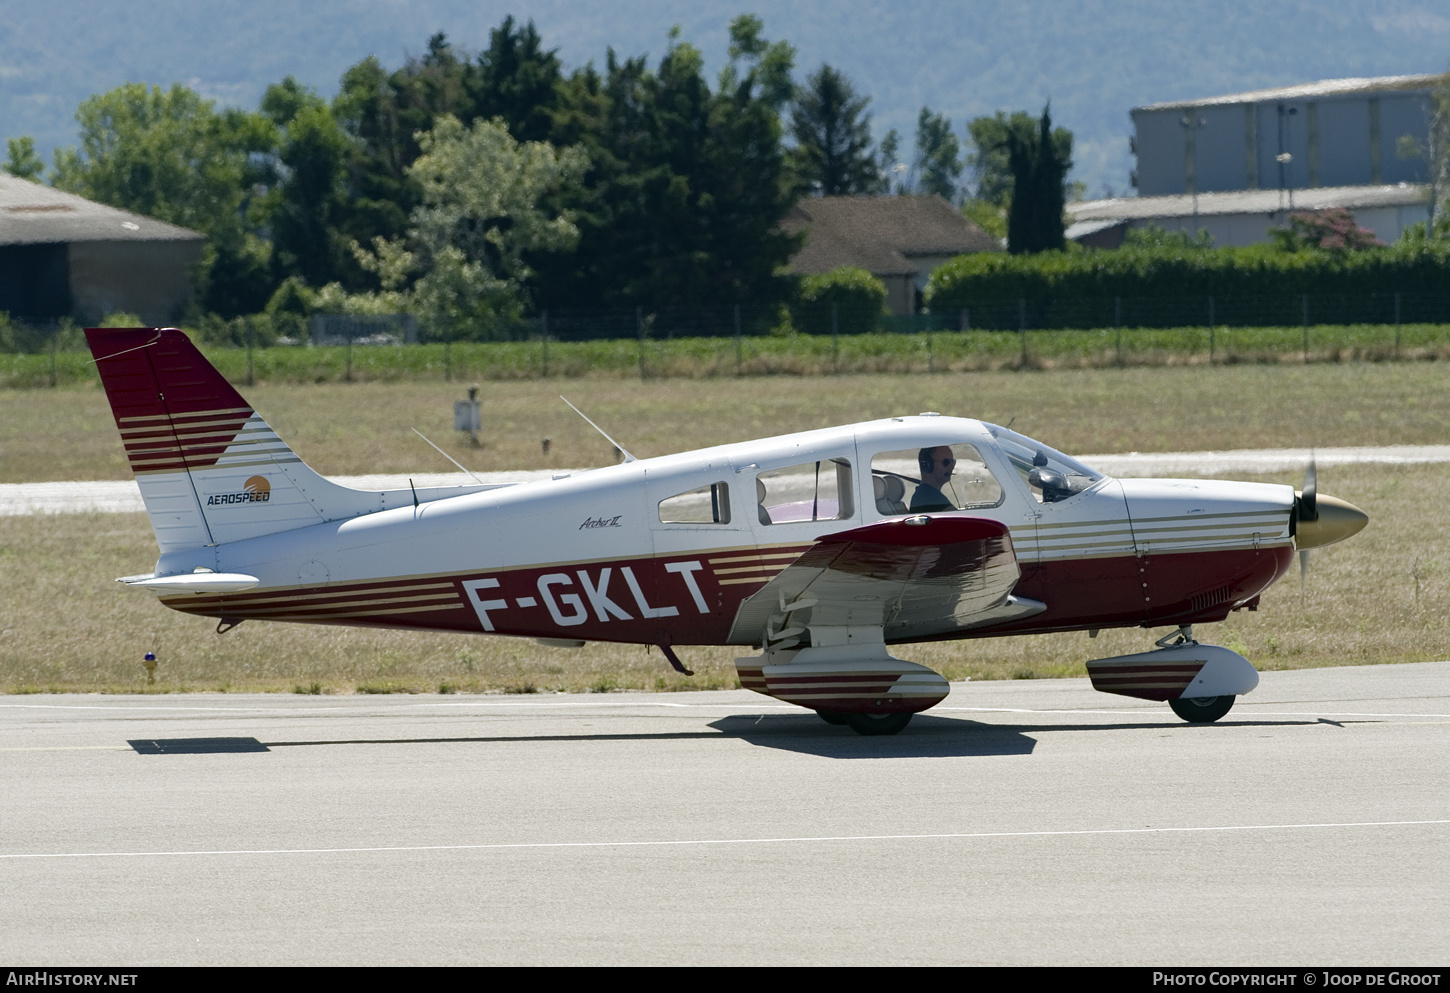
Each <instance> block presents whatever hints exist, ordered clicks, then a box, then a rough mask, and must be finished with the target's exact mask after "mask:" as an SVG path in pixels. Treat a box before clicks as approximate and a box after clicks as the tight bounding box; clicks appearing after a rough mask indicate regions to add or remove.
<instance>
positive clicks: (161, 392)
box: [86, 328, 392, 554]
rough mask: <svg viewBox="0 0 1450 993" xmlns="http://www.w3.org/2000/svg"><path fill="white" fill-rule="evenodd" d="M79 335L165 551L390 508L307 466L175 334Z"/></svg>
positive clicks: (99, 331) (98, 331)
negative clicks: (87, 351) (93, 364)
mask: <svg viewBox="0 0 1450 993" xmlns="http://www.w3.org/2000/svg"><path fill="white" fill-rule="evenodd" d="M86 342H87V344H89V346H90V349H91V354H92V355H93V356H95V359H96V367H97V368H98V369H99V371H100V376H101V384H102V385H103V386H104V387H105V390H106V398H107V399H108V400H109V401H110V404H111V413H112V414H113V415H114V416H115V419H116V427H117V428H119V429H120V431H121V441H122V443H123V444H124V445H125V448H126V456H127V458H128V459H129V460H130V463H131V471H132V472H134V473H135V474H136V482H137V484H138V485H139V486H140V488H141V498H142V499H143V500H144V501H145V504H146V512H147V514H148V515H150V518H151V526H152V529H153V530H154V531H155V532H156V541H157V543H158V544H159V545H160V546H161V551H162V553H163V554H165V553H166V552H169V551H176V550H181V549H187V548H201V547H205V546H209V545H219V544H225V543H226V542H231V541H239V540H242V539H245V538H253V537H258V536H261V535H266V534H274V533H276V532H279V531H291V530H294V529H296V528H301V527H307V526H308V525H312V524H317V523H320V522H323V521H330V520H337V519H339V518H343V517H354V516H357V515H358V514H365V513H372V512H374V511H377V510H382V509H384V508H385V507H386V506H389V505H391V502H392V501H389V500H388V499H386V497H387V494H385V493H378V492H368V491H363V490H354V489H349V488H347V487H345V486H339V485H338V484H336V483H333V482H331V481H330V480H328V479H326V478H325V477H323V476H321V475H319V474H317V473H316V472H314V471H313V470H312V469H311V468H309V467H308V466H307V465H306V463H304V462H303V461H302V460H301V459H300V458H298V456H297V454H296V453H295V452H293V451H292V449H291V448H290V447H288V446H287V444H286V443H285V442H284V441H282V439H281V438H279V437H277V433H276V432H275V431H273V430H272V428H271V427H270V426H268V424H267V422H266V421H264V420H262V418H261V417H259V416H257V414H256V412H255V411H254V410H252V407H251V405H250V404H249V403H247V401H246V400H245V399H243V397H242V395H241V394H240V393H238V392H237V391H236V389H235V388H234V387H233V386H232V384H231V383H229V382H227V380H226V378H225V377H224V376H222V374H221V373H220V372H218V371H217V370H216V368H215V367H214V366H213V365H212V364H211V363H210V362H208V361H207V359H206V357H205V356H204V355H202V354H201V352H200V351H199V350H198V349H197V347H196V346H195V345H194V344H192V342H191V339H190V338H188V337H187V336H186V335H185V334H183V333H182V332H180V331H177V330H174V329H170V328H167V329H157V328H88V329H86Z"/></svg>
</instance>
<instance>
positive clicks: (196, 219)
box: [55, 83, 276, 315]
mask: <svg viewBox="0 0 1450 993" xmlns="http://www.w3.org/2000/svg"><path fill="white" fill-rule="evenodd" d="M76 120H77V121H78V122H79V123H80V126H81V128H80V139H81V143H80V147H79V148H78V149H77V148H68V149H64V150H62V151H59V152H57V153H56V164H55V185H56V186H58V187H60V188H61V189H64V190H69V191H70V192H72V193H78V194H80V195H81V196H84V197H88V198H89V199H92V200H98V201H100V202H101V203H106V204H110V205H111V206H113V207H120V208H122V209H125V210H131V211H134V212H136V213H138V214H145V215H146V216H148V217H154V218H157V219H158V220H162V221H169V222H170V223H172V224H179V225H182V226H183V227H189V228H193V229H195V230H197V231H200V232H202V233H203V234H205V235H206V236H207V247H206V256H205V258H204V260H203V264H202V266H201V267H200V269H199V271H198V290H199V291H200V295H201V298H202V301H203V304H204V305H205V306H207V307H208V308H209V309H211V310H215V311H217V312H219V313H224V314H228V315H231V314H238V313H255V312H256V311H258V310H260V309H261V308H262V306H263V304H265V303H266V301H267V297H268V296H269V295H270V294H271V279H270V275H269V272H268V268H269V266H268V247H267V245H266V243H265V242H264V241H263V240H262V239H261V238H260V237H259V236H258V231H257V228H258V225H259V222H260V217H259V216H258V214H259V212H260V211H259V208H260V207H261V206H262V204H259V203H258V202H257V201H256V198H255V197H254V195H253V191H254V189H255V188H256V186H257V184H258V183H259V182H261V181H263V180H264V179H265V176H263V175H262V173H261V172H260V170H259V167H258V161H259V157H261V156H265V155H266V154H269V153H271V152H272V151H273V150H274V148H275V145H276V133H275V129H274V128H273V126H272V124H271V122H270V121H268V120H267V119H266V118H264V117H262V116H261V115H258V114H252V113H248V112H246V111H241V110H235V109H228V110H225V111H222V112H220V113H218V112H216V111H215V110H213V109H212V101H210V100H204V99H202V98H201V97H200V96H199V95H198V94H196V93H195V92H194V91H192V90H190V89H188V88H186V87H184V86H181V85H180V84H177V85H174V86H172V87H171V89H170V90H165V91H163V90H162V89H160V88H159V87H156V86H151V87H148V86H145V85H144V84H141V83H127V84H124V85H122V86H118V87H116V88H115V89H113V90H109V91H107V92H105V93H101V94H98V95H96V96H93V97H90V98H89V99H87V100H86V101H84V102H83V103H82V104H81V105H80V107H79V109H78V110H77V111H76Z"/></svg>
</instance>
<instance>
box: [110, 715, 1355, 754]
mask: <svg viewBox="0 0 1450 993" xmlns="http://www.w3.org/2000/svg"><path fill="white" fill-rule="evenodd" d="M1325 723H1331V724H1332V723H1338V722H1333V721H1324V720H1322V719H1321V720H1292V721H1221V722H1219V723H1218V724H1215V725H1199V726H1194V725H1189V724H1164V723H1161V722H1141V723H1116V724H983V723H981V722H978V721H970V720H962V719H960V718H947V717H933V716H930V715H918V716H917V717H916V718H915V720H913V721H912V723H911V726H910V727H909V728H908V729H907V730H905V731H903V732H902V733H900V734H897V735H891V736H879V737H863V736H861V735H858V734H856V733H854V732H853V731H851V730H849V729H848V728H844V727H828V726H826V725H824V724H822V723H821V722H820V719H819V718H817V717H815V716H807V715H796V714H764V715H761V714H736V715H732V716H730V717H722V718H720V719H719V720H717V721H714V722H712V723H711V724H710V725H709V727H710V728H712V729H713V730H711V731H674V732H658V733H632V734H597V733H595V734H543V735H492V736H487V737H478V736H458V737H447V738H347V739H329V740H320V741H270V742H263V741H261V740H259V739H257V738H242V737H235V738H137V739H132V740H129V741H128V742H127V744H129V745H130V746H131V747H132V749H134V750H135V751H136V753H137V754H139V755H215V754H225V753H242V752H270V751H272V750H273V749H277V748H300V747H318V746H340V745H437V744H509V743H527V742H544V741H578V742H585V741H687V740H690V739H701V738H739V739H740V740H742V741H745V742H748V743H749V744H752V745H758V746H761V747H763V748H779V749H783V750H785V751H793V752H803V753H806V754H810V755H819V756H821V757H823V758H839V759H872V758H932V757H935V758H953V757H966V756H987V755H1030V754H1031V753H1032V750H1033V748H1034V747H1036V744H1037V742H1036V739H1034V738H1032V737H1030V735H1032V734H1044V733H1050V732H1061V731H1078V732H1084V731H1153V730H1156V731H1161V730H1163V729H1164V728H1169V729H1172V730H1175V731H1178V732H1180V733H1190V732H1194V731H1200V732H1212V731H1213V730H1228V729H1231V728H1236V727H1296V726H1297V727H1304V726H1311V727H1312V726H1317V725H1320V724H1325Z"/></svg>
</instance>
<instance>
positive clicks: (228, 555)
mask: <svg viewBox="0 0 1450 993" xmlns="http://www.w3.org/2000/svg"><path fill="white" fill-rule="evenodd" d="M87 334H88V336H89V338H90V342H91V347H92V350H93V351H94V352H95V354H96V356H97V359H98V367H99V369H100V371H101V375H102V379H103V382H104V385H105V387H106V390H107V394H108V397H109V398H110V400H111V404H112V408H113V412H114V413H115V416H116V420H117V425H118V427H119V428H120V430H121V434H122V439H123V442H124V443H125V445H126V449H127V452H128V455H129V457H130V460H131V464H132V468H133V470H134V471H135V472H136V474H137V479H138V482H139V483H140V486H141V490H142V495H143V498H144V499H145V502H146V505H147V509H148V512H149V513H150V516H151V520H152V523H153V527H154V528H155V530H156V534H157V539H158V542H159V544H160V545H161V556H160V558H159V560H158V561H157V564H156V568H155V571H154V572H153V573H151V574H149V575H147V576H139V577H128V579H127V581H128V582H131V583H133V584H135V585H142V586H148V587H150V588H152V589H153V590H155V591H156V592H158V593H159V594H160V595H161V597H162V601H163V602H164V603H165V604H166V605H167V606H169V607H172V608H174V609H177V610H180V611H184V612H186V613H193V614H198V615H203V616H207V617H215V618H220V619H222V620H223V622H224V623H237V622H239V621H242V620H246V619H258V620H278V621H302V622H310V623H322V624H347V625H371V626H384V627H398V628H422V629H432V630H450V631H463V632H476V633H489V634H502V635H518V636H525V637H532V638H540V639H546V640H549V641H555V642H557V641H568V642H582V641H594V640H597V641H613V642H631V643H642V644H651V645H659V646H663V647H665V648H666V649H668V648H669V646H681V645H741V646H749V645H753V646H757V647H759V648H760V649H761V650H762V656H761V657H760V658H761V660H763V661H762V662H761V665H764V666H767V667H768V666H769V665H770V664H772V663H776V664H780V665H785V664H788V663H790V662H791V661H792V660H795V661H800V660H803V659H806V658H808V657H809V658H815V659H817V660H818V662H819V660H820V659H823V658H826V657H829V658H842V659H848V660H849V659H851V658H856V659H858V660H859V659H860V658H872V659H877V660H880V659H889V656H888V655H887V653H886V652H885V649H884V646H885V645H891V644H897V643H902V642H912V641H923V640H938V639H950V638H970V637H982V636H994V635H1004V634H1020V633H1036V632H1047V631H1070V630H1083V629H1098V628H1107V627H1123V626H1142V627H1151V626H1184V625H1191V624H1198V623H1204V622H1210V621H1218V620H1222V619H1223V618H1224V617H1226V616H1227V615H1228V613H1229V612H1230V611H1233V610H1236V609H1238V608H1240V607H1244V606H1250V607H1253V606H1255V605H1256V600H1257V597H1258V596H1259V594H1260V593H1261V592H1262V591H1263V590H1264V589H1266V588H1267V587H1268V586H1269V585H1270V584H1272V583H1273V582H1274V581H1275V580H1276V579H1278V578H1279V577H1280V576H1282V575H1283V574H1284V572H1285V571H1286V570H1287V569H1288V568H1289V565H1290V563H1291V561H1292V559H1293V555H1294V550H1295V520H1296V494H1295V492H1294V490H1293V489H1292V488H1291V487H1288V486H1275V485H1266V484H1256V483H1238V482H1223V481H1210V480H1145V479H1130V480H1119V479H1114V478H1111V477H1107V476H1102V475H1100V474H1097V473H1095V472H1093V471H1092V470H1090V469H1088V468H1087V467H1084V466H1082V465H1081V464H1079V463H1076V462H1074V461H1073V460H1071V459H1069V458H1067V457H1066V456H1062V455H1061V454H1060V453H1057V452H1055V451H1053V450H1052V449H1050V448H1047V447H1046V446H1041V445H1039V444H1038V443H1036V442H1034V441H1032V439H1029V438H1025V437H1023V436H1021V435H1017V434H1014V433H1013V432H1010V431H1006V430H1005V429H1002V428H998V427H995V426H993V425H989V424H985V423H983V422H980V421H975V420H968V419H962V418H956V417H943V416H938V415H932V414H928V415H914V416H903V417H894V418H888V419H883V420H876V421H870V422H866V423H861V424H853V425H847V426H843V427H835V428H827V429H822V430H816V431H807V432H802V433H798V434H790V435H784V436H781V437H776V438H767V439H761V440H753V441H745V442H739V443H735V444H728V445H721V446H718V447H715V448H709V449H703V450H700V451H693V452H686V453H683V454H679V455H668V456H662V457H658V458H650V459H641V460H633V461H628V462H625V463H623V464H620V465H615V466H610V467H607V468H600V469H592V470H588V471H583V472H575V473H570V474H565V475H561V476H558V477H556V478H553V479H551V480H546V481H540V482H531V483H524V484H510V485H503V486H485V485H481V484H480V485H473V486H462V487H456V488H451V489H441V490H440V489H428V490H415V489H412V488H410V489H406V490H390V491H381V492H371V491H359V490H352V489H347V488H345V487H341V486H338V485H337V484H334V483H332V482H330V481H329V480H326V479H325V478H323V477H321V476H319V475H317V474H316V473H315V472H313V471H312V470H311V469H309V468H308V467H307V466H306V465H305V464H304V463H303V462H302V461H301V460H300V459H299V458H298V457H297V456H296V455H295V454H294V453H292V451H291V450H290V449H289V448H288V447H287V446H286V445H285V444H284V443H283V442H282V441H281V440H280V439H278V438H277V436H276V435H275V433H273V432H272V430H271V428H269V427H268V426H267V424H266V423H265V422H264V421H263V420H262V419H261V418H260V417H258V416H257V415H256V414H255V412H253V411H252V409H251V408H250V406H249V405H247V403H246V402H245V401H244V400H243V399H242V398H241V397H240V395H238V394H237V393H236V391H235V390H234V389H233V388H232V387H231V386H230V384H228V383H226V381H225V380H224V379H223V378H222V377H221V376H220V375H219V374H218V373H217V372H216V370H215V369H213V368H212V367H211V366H210V364H209V363H207V362H206V360H205V359H204V358H203V357H202V356H201V355H200V353H199V352H197V351H196V349H195V348H194V347H193V346H192V345H191V343H190V342H189V340H187V339H186V338H185V336H184V335H182V334H181V333H180V332H175V331H161V332H158V331H154V330H150V329H137V330H127V331H117V330H92V331H88V332H87ZM946 449H951V450H952V452H951V453H946V452H945V450H946ZM933 451H936V452H943V453H946V454H955V455H956V461H957V462H958V468H959V469H960V467H961V466H964V465H968V464H970V467H971V469H972V471H973V472H974V473H975V477H974V478H971V479H968V478H966V476H964V475H961V474H959V475H958V476H957V477H956V480H957V482H959V483H961V484H962V487H963V488H965V489H969V490H970V491H971V493H972V494H974V495H969V496H967V497H956V498H954V500H955V505H954V506H951V507H938V508H936V509H932V510H929V511H913V510H911V508H910V507H908V506H907V505H906V504H905V502H902V501H898V502H893V497H895V496H898V495H899V494H900V493H901V491H902V489H903V485H904V487H905V488H907V489H911V488H916V487H920V489H921V493H922V494H925V493H927V492H928V489H927V488H926V486H925V481H926V480H928V479H929V478H931V477H930V476H929V475H928V473H927V469H928V468H939V467H933V466H931V465H930V463H931V455H930V454H929V453H931V452H933ZM917 452H920V457H921V460H922V461H921V470H920V471H917V470H914V469H911V467H910V462H909V460H910V459H911V458H913V457H915V454H916V453H917ZM903 457H904V458H906V459H907V460H908V461H907V462H903V461H902V458H903ZM893 460H894V461H893ZM903 466H905V468H903ZM1043 473H1046V475H1045V476H1044V475H1042V474H1043ZM1068 476H1070V477H1071V482H1070V483H1068V482H1067V481H1066V480H1067V477H1068ZM893 477H894V478H895V480H896V481H895V482H893ZM883 484H886V485H883ZM893 486H894V487H895V488H894V490H893V488H892V487H893ZM930 492H935V491H934V490H931V491H930ZM1326 499H1327V498H1326ZM959 508H962V509H959ZM1360 516H1361V517H1362V516H1363V515H1360ZM811 652H814V654H811ZM792 653H796V654H792ZM862 653H865V654H864V655H863V654H862ZM741 661H742V662H747V664H746V665H745V666H744V667H743V668H742V670H741V671H742V679H743V681H744V682H745V684H746V685H752V680H753V681H754V682H756V683H759V678H757V676H756V669H753V668H752V667H751V665H750V664H749V663H748V660H741ZM891 661H893V662H896V663H897V664H898V665H905V663H900V662H899V660H891ZM820 664H825V663H820ZM852 664H853V665H854V664H856V663H852ZM862 664H864V663H862ZM756 668H759V667H756ZM914 668H920V667H914ZM790 671H793V672H794V671H801V670H798V669H797V670H790ZM923 671H928V672H929V670H923ZM768 674H769V672H768V671H767V675H768ZM933 675H934V674H933ZM1191 675H1192V673H1189V672H1186V671H1185V675H1184V678H1183V679H1182V680H1179V679H1178V677H1177V676H1174V677H1173V678H1172V679H1168V680H1167V681H1166V682H1164V681H1163V680H1161V679H1160V680H1159V682H1160V684H1161V685H1157V686H1153V687H1149V689H1148V691H1147V692H1141V690H1142V689H1143V687H1141V686H1139V687H1137V689H1138V690H1140V692H1133V690H1132V688H1130V689H1128V690H1123V689H1118V690H1115V691H1116V692H1132V695H1139V696H1145V695H1146V696H1152V697H1153V698H1156V699H1169V698H1171V697H1173V696H1176V695H1178V694H1180V693H1186V692H1188V689H1187V681H1188V679H1189V678H1190V677H1191ZM938 678H939V677H938ZM1096 678H1097V677H1096V675H1095V679H1096ZM752 688H757V689H762V691H767V692H768V691H769V689H768V688H767V687H765V686H764V685H753V686H752ZM1101 688H1111V687H1109V686H1103V687H1101ZM933 692H936V691H933ZM1235 692H1237V691H1235ZM944 694H945V689H944V684H943V687H942V688H941V690H940V694H939V695H937V696H935V697H934V698H933V699H932V700H931V702H926V696H931V694H926V696H923V697H922V698H921V699H920V700H914V701H906V702H902V701H900V700H894V699H891V700H888V699H887V698H886V697H885V696H882V695H880V694H878V696H877V698H875V699H874V703H875V705H876V706H877V709H878V710H879V711H881V712H889V711H891V710H893V709H909V710H916V709H923V707H924V706H930V705H931V703H933V702H935V701H936V700H938V699H940V696H941V695H944ZM774 695H784V696H785V697H786V698H790V697H789V694H781V693H777V694H774ZM868 695H869V694H868ZM793 702H804V704H805V705H807V706H814V704H812V703H810V702H809V700H808V699H807V700H801V699H797V700H794V701H793ZM918 704H921V706H918ZM821 709H826V710H829V709H830V707H829V706H827V707H825V708H821Z"/></svg>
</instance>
